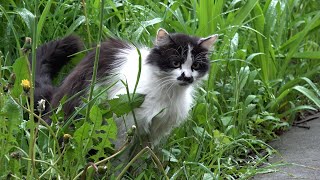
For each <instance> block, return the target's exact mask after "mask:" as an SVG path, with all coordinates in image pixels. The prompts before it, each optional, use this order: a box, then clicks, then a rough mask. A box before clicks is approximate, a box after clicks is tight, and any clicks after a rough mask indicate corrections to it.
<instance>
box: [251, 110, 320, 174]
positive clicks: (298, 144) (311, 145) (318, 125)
mask: <svg viewBox="0 0 320 180" xmlns="http://www.w3.org/2000/svg"><path fill="white" fill-rule="evenodd" d="M308 119H309V120H310V119H312V120H310V121H307V122H305V123H303V124H299V125H303V126H306V127H310V129H306V128H301V127H295V126H294V127H292V128H291V129H290V130H289V131H288V132H286V133H284V134H283V135H281V136H280V139H278V140H275V141H273V142H271V143H270V145H271V146H272V147H273V148H275V149H276V150H278V152H279V153H280V155H275V156H274V157H271V158H270V159H269V162H270V163H288V165H284V166H279V167H276V168H275V170H276V172H274V173H269V174H262V175H257V176H255V177H254V178H253V179H254V180H269V179H270V180H273V179H275V180H287V179H308V180H309V179H310V180H320V113H318V114H316V115H313V116H309V117H307V118H306V120H308Z"/></svg>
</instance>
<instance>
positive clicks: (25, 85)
mask: <svg viewBox="0 0 320 180" xmlns="http://www.w3.org/2000/svg"><path fill="white" fill-rule="evenodd" d="M21 86H22V88H23V90H24V92H25V93H28V92H29V90H30V87H31V85H30V81H29V80H27V79H24V80H22V81H21Z"/></svg>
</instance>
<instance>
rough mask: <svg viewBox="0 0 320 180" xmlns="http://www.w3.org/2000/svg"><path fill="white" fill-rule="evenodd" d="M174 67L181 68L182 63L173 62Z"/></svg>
mask: <svg viewBox="0 0 320 180" xmlns="http://www.w3.org/2000/svg"><path fill="white" fill-rule="evenodd" d="M172 66H173V67H175V68H178V67H180V66H181V63H180V62H179V61H172Z"/></svg>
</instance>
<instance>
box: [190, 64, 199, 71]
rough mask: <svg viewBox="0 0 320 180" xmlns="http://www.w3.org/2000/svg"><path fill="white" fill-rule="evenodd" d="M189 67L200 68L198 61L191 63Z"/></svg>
mask: <svg viewBox="0 0 320 180" xmlns="http://www.w3.org/2000/svg"><path fill="white" fill-rule="evenodd" d="M191 68H192V69H194V70H198V69H199V68H200V63H193V64H192V66H191Z"/></svg>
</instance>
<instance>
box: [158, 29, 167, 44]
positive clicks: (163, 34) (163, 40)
mask: <svg viewBox="0 0 320 180" xmlns="http://www.w3.org/2000/svg"><path fill="white" fill-rule="evenodd" d="M169 41H170V36H169V33H168V32H167V31H166V30H165V29H162V28H160V29H158V32H157V37H156V43H155V44H156V45H157V46H161V45H164V44H167V43H168V42H169Z"/></svg>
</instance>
